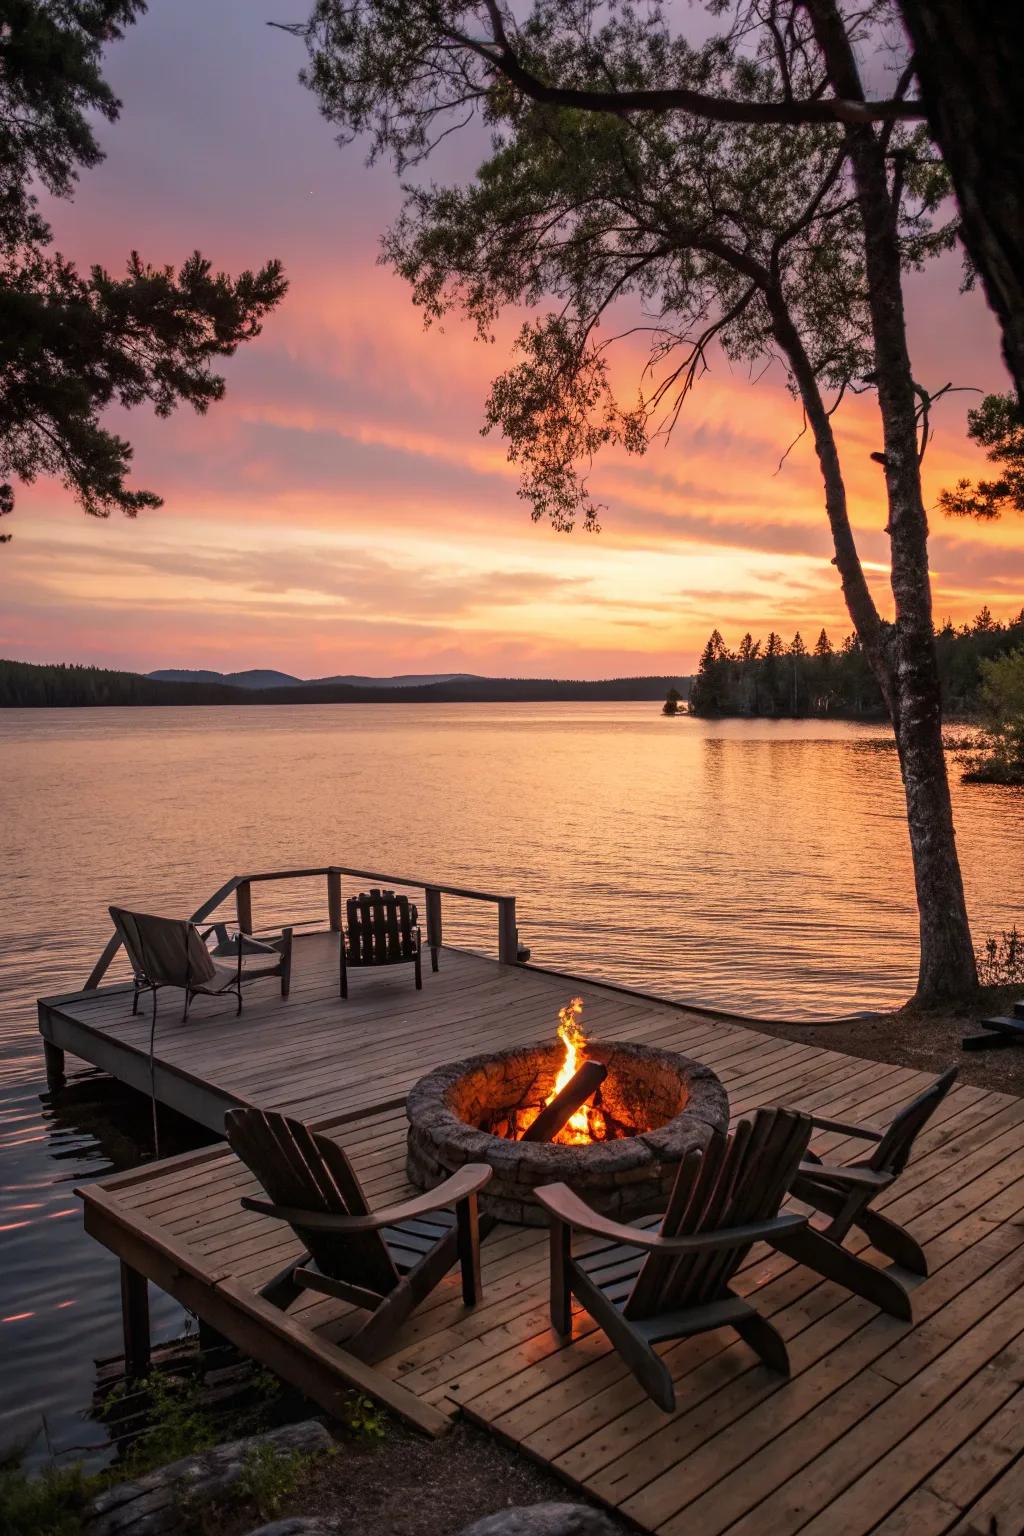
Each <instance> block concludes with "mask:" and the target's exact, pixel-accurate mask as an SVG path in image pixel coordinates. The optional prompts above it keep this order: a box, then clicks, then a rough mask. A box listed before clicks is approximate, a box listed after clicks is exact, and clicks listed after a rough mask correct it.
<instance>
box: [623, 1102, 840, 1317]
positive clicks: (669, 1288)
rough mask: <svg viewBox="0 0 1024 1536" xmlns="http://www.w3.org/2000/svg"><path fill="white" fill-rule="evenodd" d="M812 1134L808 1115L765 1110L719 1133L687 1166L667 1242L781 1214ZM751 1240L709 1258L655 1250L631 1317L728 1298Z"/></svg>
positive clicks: (673, 1200)
mask: <svg viewBox="0 0 1024 1536" xmlns="http://www.w3.org/2000/svg"><path fill="white" fill-rule="evenodd" d="M810 1137H811V1120H810V1117H809V1116H807V1115H800V1114H796V1113H794V1112H793V1111H792V1110H786V1109H759V1110H758V1111H757V1114H756V1115H755V1116H754V1119H753V1121H752V1122H751V1121H750V1120H741V1121H740V1122H739V1124H738V1125H737V1126H736V1129H735V1130H734V1131H733V1133H732V1135H731V1136H730V1137H729V1138H728V1140H726V1138H725V1137H724V1136H722V1135H721V1134H716V1135H715V1136H714V1137H713V1138H712V1140H711V1141H710V1142H709V1144H708V1146H707V1148H706V1149H705V1151H704V1152H703V1153H700V1152H691V1153H690V1154H689V1155H688V1156H687V1157H686V1158H685V1159H684V1160H683V1162H682V1163H681V1164H680V1167H679V1172H678V1173H677V1175H676V1180H675V1184H674V1185H673V1188H672V1193H671V1195H670V1196H669V1202H668V1208H667V1210H666V1212H665V1219H664V1221H663V1222H662V1225H661V1232H662V1235H663V1236H664V1237H682V1236H690V1235H692V1234H695V1233H698V1232H714V1231H724V1230H726V1229H728V1228H730V1227H740V1226H745V1225H746V1224H748V1223H750V1222H757V1221H767V1220H770V1219H771V1218H772V1217H774V1216H777V1215H778V1213H779V1207H780V1205H781V1204H782V1201H783V1200H784V1199H785V1196H786V1191H787V1190H788V1189H789V1187H790V1185H791V1183H792V1182H793V1179H794V1177H795V1176H796V1171H797V1168H798V1166H799V1164H800V1160H801V1158H802V1157H803V1155H804V1153H805V1152H806V1150H807V1143H808V1141H809V1140H810ZM750 1247H751V1244H750V1242H749V1241H747V1242H740V1243H738V1244H737V1245H736V1246H734V1247H728V1248H720V1249H716V1250H714V1251H711V1252H708V1253H698V1254H686V1255H683V1256H682V1257H678V1256H674V1255H672V1254H660V1253H651V1254H649V1255H648V1257H647V1259H646V1261H645V1262H644V1264H643V1266H642V1268H641V1269H640V1272H639V1273H638V1275H637V1277H636V1281H635V1283H634V1286H633V1289H632V1291H631V1293H630V1295H629V1298H628V1300H627V1301H626V1304H625V1308H624V1310H625V1315H626V1316H627V1317H632V1318H642V1317H656V1316H658V1315H659V1314H661V1313H663V1312H670V1311H676V1310H679V1309H681V1308H683V1307H695V1306H699V1305H700V1304H701V1303H703V1302H707V1301H714V1300H715V1299H716V1298H717V1297H718V1296H720V1295H721V1294H722V1292H723V1291H724V1289H725V1287H726V1286H727V1285H728V1283H729V1281H730V1279H731V1278H732V1276H733V1275H734V1274H735V1273H736V1271H737V1269H738V1268H739V1267H740V1265H741V1264H742V1262H743V1260H744V1258H745V1257H746V1255H747V1253H748V1252H749V1250H750Z"/></svg>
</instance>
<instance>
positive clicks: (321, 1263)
mask: <svg viewBox="0 0 1024 1536" xmlns="http://www.w3.org/2000/svg"><path fill="white" fill-rule="evenodd" d="M225 1125H226V1128H227V1133H228V1140H229V1141H230V1143H231V1146H232V1148H233V1149H234V1150H235V1151H236V1152H237V1153H238V1155H239V1157H241V1158H242V1159H243V1160H244V1161H245V1162H246V1163H248V1164H249V1166H250V1167H251V1168H252V1170H253V1172H254V1173H255V1174H256V1176H257V1178H258V1179H259V1180H260V1183H261V1184H262V1185H263V1187H264V1189H265V1190H266V1191H267V1193H268V1195H269V1196H270V1198H271V1200H272V1201H273V1202H274V1204H275V1205H285V1206H291V1207H297V1208H299V1209H301V1210H308V1211H310V1212H311V1213H312V1212H317V1213H327V1214H334V1215H338V1216H365V1215H366V1214H367V1213H368V1211H369V1206H368V1205H367V1203H366V1197H365V1195H364V1194H363V1191H362V1188H361V1186H360V1184H359V1180H358V1179H357V1177H356V1175H355V1172H354V1170H353V1169H352V1165H351V1164H350V1163H349V1160H348V1158H347V1157H346V1156H345V1153H344V1151H343V1150H342V1148H341V1147H339V1146H338V1144H337V1143H336V1142H333V1141H329V1140H328V1138H327V1137H325V1136H318V1135H316V1134H315V1133H314V1132H312V1131H310V1130H309V1129H308V1128H307V1127H306V1126H304V1125H303V1124H302V1123H301V1121H298V1120H292V1119H291V1118H290V1117H289V1116H287V1115H281V1114H277V1113H275V1112H272V1111H268V1112H264V1111H262V1110H258V1109H236V1110H232V1111H231V1112H230V1114H229V1115H228V1116H227V1118H226V1121H225ZM295 1230H296V1233H297V1235H298V1236H299V1239H300V1241H301V1242H303V1243H304V1244H305V1246H306V1248H307V1249H308V1250H309V1252H310V1254H311V1255H312V1256H313V1259H314V1260H315V1262H316V1264H317V1267H318V1268H319V1269H320V1270H321V1271H322V1272H323V1273H324V1274H325V1275H331V1276H334V1277H335V1278H337V1279H341V1280H345V1281H347V1282H348V1283H349V1284H352V1285H355V1286H358V1287H360V1288H362V1289H364V1290H369V1291H373V1292H375V1293H376V1294H378V1295H381V1296H386V1295H387V1294H388V1292H389V1291H391V1290H392V1289H393V1288H394V1286H395V1285H396V1284H397V1281H398V1274H397V1271H396V1269H395V1266H394V1264H393V1262H392V1260H391V1258H390V1257H389V1255H388V1250H387V1246H386V1245H385V1243H384V1241H383V1239H382V1238H381V1235H380V1233H379V1232H361V1233H358V1234H351V1235H346V1236H340V1235H338V1234H336V1233H330V1232H320V1231H313V1230H311V1229H310V1228H308V1227H303V1226H301V1225H297V1226H296V1228H295Z"/></svg>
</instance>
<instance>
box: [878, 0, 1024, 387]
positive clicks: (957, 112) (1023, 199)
mask: <svg viewBox="0 0 1024 1536" xmlns="http://www.w3.org/2000/svg"><path fill="white" fill-rule="evenodd" d="M899 5H900V10H901V11H902V12H903V19H904V21H905V23H906V26H907V31H908V32H909V33H910V37H911V41H912V43H913V46H914V64H915V68H916V71H917V78H918V82H919V84H920V88H921V97H922V99H923V101H924V105H925V109H926V111H927V113H928V126H929V128H930V129H931V132H932V135H933V137H934V139H935V141H936V143H937V144H938V145H939V148H940V149H941V150H942V158H943V160H944V161H945V162H946V168H947V170H948V171H949V174H950V176H951V177H952V180H953V185H954V187H955V188H956V195H957V201H958V203H959V204H960V213H961V217H962V219H963V230H962V234H963V242H964V245H965V246H966V247H967V251H968V254H969V255H970V258H971V260H972V261H973V262H974V265H975V266H976V267H977V269H978V273H979V275H980V277H981V281H982V284H983V286H984V289H985V294H986V296H987V298H988V301H989V303H990V304H991V306H992V308H993V309H994V310H995V312H996V315H997V316H998V319H999V324H1000V325H1001V326H1002V331H1003V356H1004V357H1005V359H1006V366H1007V367H1008V368H1009V370H1010V372H1011V374H1012V375H1013V378H1014V382H1015V383H1016V385H1017V395H1018V398H1019V399H1020V401H1021V403H1022V404H1024V90H1022V88H1021V67H1022V65H1024V6H1022V5H1021V4H1020V0H970V4H968V5H965V4H964V0H899Z"/></svg>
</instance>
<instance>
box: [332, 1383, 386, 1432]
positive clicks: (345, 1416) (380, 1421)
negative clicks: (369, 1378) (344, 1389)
mask: <svg viewBox="0 0 1024 1536" xmlns="http://www.w3.org/2000/svg"><path fill="white" fill-rule="evenodd" d="M341 1423H342V1424H343V1425H344V1427H345V1429H346V1430H347V1431H348V1433H349V1434H350V1435H352V1436H354V1437H355V1438H356V1439H358V1440H383V1438H384V1436H385V1434H386V1433H387V1427H388V1416H387V1414H386V1413H385V1411H384V1409H383V1408H382V1407H381V1406H380V1404H379V1403H375V1402H374V1400H373V1398H372V1397H366V1396H365V1395H364V1394H363V1393H361V1392H349V1393H347V1394H346V1397H345V1402H344V1405H343V1407H342V1412H341Z"/></svg>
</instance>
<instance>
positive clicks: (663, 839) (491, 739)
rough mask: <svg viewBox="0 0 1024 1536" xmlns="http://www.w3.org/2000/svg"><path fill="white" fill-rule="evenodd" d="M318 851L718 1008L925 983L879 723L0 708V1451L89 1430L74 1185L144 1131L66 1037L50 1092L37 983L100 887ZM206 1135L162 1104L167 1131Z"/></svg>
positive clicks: (991, 927) (208, 883) (99, 1258)
mask: <svg viewBox="0 0 1024 1536" xmlns="http://www.w3.org/2000/svg"><path fill="white" fill-rule="evenodd" d="M387 786H400V787H401V793H400V797H399V798H396V795H395V794H394V793H392V792H391V790H390V789H389V788H388V787H387ZM954 797H955V804H956V812H957V824H958V828H959V837H960V848H961V855H962V861H963V867H964V877H965V884H966V887H967V896H968V904H969V908H970V911H971V914H972V919H973V922H974V925H975V930H976V936H977V937H978V938H979V939H980V938H981V937H983V936H984V935H985V934H986V933H990V932H996V931H998V930H1000V929H1001V928H1004V927H1009V926H1010V925H1011V923H1013V922H1014V921H1019V919H1020V914H1021V907H1022V900H1021V898H1022V894H1024V817H1022V816H1021V808H1022V803H1024V802H1022V800H1021V797H1020V796H1019V795H1015V794H1013V793H1007V792H1006V791H1004V790H1000V789H998V788H991V787H985V786H971V787H969V788H967V787H963V786H960V785H955V786H954ZM332 861H334V862H338V863H341V864H350V865H354V866H357V867H364V868H371V869H372V868H378V869H385V870H387V869H395V870H397V871H399V872H408V873H411V874H423V875H430V876H433V877H434V878H436V879H439V880H442V881H446V882H450V883H453V884H463V885H468V886H473V887H477V888H481V887H483V888H491V889H494V890H499V891H511V892H514V893H515V894H516V895H517V896H518V898H519V918H520V925H521V929H522V934H523V938H524V941H525V942H526V943H528V944H530V945H531V947H532V949H533V954H534V958H535V959H536V960H537V961H538V963H539V964H542V965H546V966H555V967H563V968H566V969H570V970H576V971H582V972H588V973H590V974H593V975H604V976H607V977H609V978H611V979H613V980H617V981H620V982H625V983H627V984H632V985H634V986H638V987H642V988H646V989H648V990H652V991H656V992H660V993H663V994H665V995H667V996H675V997H678V998H682V999H686V1000H691V1001H703V1002H706V1003H709V1004H712V1005H715V1006H718V1007H722V1008H726V1009H732V1010H737V1011H741V1012H748V1013H764V1014H774V1015H776V1016H778V1015H786V1016H789V1017H797V1018H799V1017H802V1018H813V1017H821V1016H828V1015H836V1014H840V1013H851V1012H856V1011H858V1010H862V1009H868V1008H877V1007H880V1006H886V1005H888V1004H891V1003H892V1002H895V1001H898V1000H900V999H901V998H902V997H903V996H905V995H906V993H907V991H908V990H909V989H910V987H911V986H912V984H913V978H914V972H915V953H916V916H915V910H914V903H913V884H912V879H911V869H910V859H909V853H908V849H907V841H906V831H905V825H904V820H903V797H902V789H901V786H900V781H899V772H898V767H897V763H896V758H895V754H894V753H893V752H892V750H891V747H890V745H889V744H888V742H887V733H886V732H885V731H884V730H883V729H881V728H879V727H864V726H854V725H848V724H843V723H841V722H840V723H834V724H833V723H825V724H823V723H822V722H796V723H794V722H771V721H767V722H764V721H762V722H741V721H724V722H707V721H697V720H687V719H680V720H675V721H667V720H664V719H663V718H662V717H661V716H660V714H659V713H658V710H657V707H656V706H650V705H620V704H609V705H600V704H599V705H536V706H535V705H514V706H501V705H473V706H468V707H467V706H459V705H395V706H374V705H367V706H354V707H352V706H349V707H334V708H332V707H330V706H327V707H323V708H320V707H298V706H297V707H295V708H277V709H259V708H254V707H247V708H244V709H239V710H233V709H218V710H197V711H195V712H194V713H189V712H187V711H179V710H159V709H155V710H125V711H111V710H63V711H61V710H52V711H47V710H39V711H31V710H26V711H5V712H2V713H0V902H2V907H3V912H4V925H3V938H2V940H0V1360H2V1362H3V1369H2V1370H0V1445H3V1444H5V1443H8V1442H10V1441H12V1440H14V1439H24V1440H29V1441H31V1442H32V1448H33V1453H34V1454H35V1455H36V1456H40V1455H42V1454H45V1451H46V1446H47V1442H48V1441H49V1442H50V1443H51V1444H52V1445H53V1446H54V1447H55V1448H56V1449H57V1450H58V1451H61V1452H67V1451H68V1450H69V1448H71V1447H74V1446H76V1445H82V1444H87V1445H96V1444H97V1443H98V1442H99V1441H100V1439H101V1435H102V1432H101V1431H100V1430H99V1428H98V1427H97V1426H95V1425H93V1424H92V1423H91V1422H90V1421H87V1420H84V1419H83V1417H82V1410H83V1409H84V1408H85V1406H86V1405H87V1404H88V1402H89V1399H90V1395H91V1390H92V1381H93V1366H92V1362H93V1359H94V1358H95V1357H97V1356H104V1355H113V1354H116V1353H117V1352H118V1351H119V1348H120V1336H119V1323H118V1315H119V1314H118V1275H117V1264H116V1262H115V1261H114V1259H113V1257H112V1256H111V1255H110V1254H108V1253H107V1252H106V1250H104V1249H103V1248H101V1247H100V1246H99V1245H98V1244H96V1243H94V1242H92V1241H91V1240H89V1239H87V1238H85V1236H84V1235H83V1231H82V1224H81V1217H80V1214H79V1213H78V1203H77V1201H76V1200H75V1198H74V1196H73V1194H72V1193H71V1191H72V1188H73V1186H74V1184H75V1183H79V1182H83V1181H85V1180H87V1179H90V1178H99V1177H101V1176H102V1175H104V1174H107V1173H110V1172H111V1171H113V1170H115V1169H121V1168H127V1167H132V1166H134V1165H135V1164H136V1163H137V1162H138V1161H139V1160H140V1158H141V1157H142V1156H143V1155H144V1153H145V1150H146V1149H147V1147H148V1144H149V1123H148V1106H147V1104H146V1101H145V1099H144V1098H142V1097H141V1096H136V1095H133V1094H131V1093H129V1092H128V1091H126V1090H123V1089H120V1088H118V1087H117V1086H116V1085H115V1084H112V1083H110V1082H108V1081H107V1080H105V1079H104V1078H103V1077H102V1076H100V1075H99V1074H97V1073H94V1072H90V1071H79V1072H76V1071H75V1070H74V1063H73V1062H72V1061H71V1060H69V1064H68V1065H69V1068H70V1069H71V1071H70V1074H69V1079H68V1084H67V1087H66V1088H65V1089H64V1090H63V1091H62V1092H61V1093H60V1094H59V1095H57V1096H56V1097H54V1098H51V1097H50V1096H49V1095H48V1094H47V1093H46V1091H45V1085H44V1084H43V1082H42V1072H41V1066H42V1064H41V1059H40V1053H39V1044H38V1035H37V1033H36V1020H35V998H36V997H37V996H39V995H40V994H47V993H59V992H61V991H65V990H69V989H71V988H74V987H77V986H80V985H81V984H82V981H83V980H84V978H85V976H86V975H87V974H88V972H89V970H90V969H91V966H92V964H93V962H94V961H95V959H96V957H97V955H98V954H99V952H100V950H101V949H102V947H103V945H104V943H105V941H106V938H107V935H108V931H109V928H108V922H107V919H106V916H105V913H106V906H107V904H108V903H109V902H114V901H119V902H123V903H125V904H127V905H129V906H130V905H132V904H133V903H139V904H141V905H144V906H146V907H148V908H150V909H151V910H152V909H153V908H154V907H155V908H156V909H157V910H160V911H164V912H167V913H184V912H188V911H191V910H193V909H194V908H195V907H196V906H197V905H198V904H199V903H200V902H201V901H202V900H203V899H204V898H205V897H207V896H208V895H209V894H210V893H211V892H212V891H214V890H215V889H216V888H217V887H218V886H220V885H221V884H222V882H223V881H224V879H225V878H226V877H227V876H228V875H230V874H232V873H235V872H239V871H244V870H245V869H250V870H256V869H260V868H274V867H277V868H289V867H291V868H295V867H302V866H309V865H314V866H317V865H322V864H325V863H329V862H332ZM324 911H325V905H324V891H323V890H322V889H320V887H319V886H314V885H308V884H302V885H299V884H296V885H288V884H282V885H279V886H278V885H275V886H271V887H261V888H259V889H258V890H257V892H256V917H257V923H258V924H259V923H263V924H265V925H267V926H272V925H273V924H274V923H275V922H279V921H280V920H281V919H282V918H283V917H286V916H287V917H292V918H298V919H302V918H310V919H312V918H320V917H322V916H323V914H324ZM445 932H446V937H447V938H448V939H449V941H450V942H453V943H462V944H466V945H468V946H469V947H477V948H487V949H489V950H492V951H493V945H494V932H493V914H492V913H491V912H490V910H481V909H480V908H479V907H475V906H472V905H470V904H466V903H459V902H451V903H447V904H446V908H445ZM201 1134H202V1133H197V1132H195V1130H194V1129H191V1128H189V1127H187V1126H186V1125H185V1124H184V1123H183V1122H181V1121H177V1122H175V1121H174V1119H173V1117H171V1116H170V1115H168V1116H166V1118H165V1119H162V1140H163V1142H164V1150H165V1151H167V1152H170V1151H173V1150H181V1149H183V1148H184V1147H186V1146H188V1145H196V1144H199V1140H198V1139H197V1138H199V1139H201ZM152 1302H153V1318H154V1327H155V1331H156V1332H157V1334H158V1336H159V1335H160V1334H163V1335H164V1336H170V1335H172V1334H173V1333H175V1332H176V1331H177V1330H178V1328H179V1326H180V1323H181V1314H180V1313H179V1311H178V1309H177V1308H176V1306H175V1305H174V1304H173V1303H171V1302H169V1301H168V1300H167V1299H166V1298H160V1297H158V1296H157V1294H156V1293H154V1295H153V1297H152Z"/></svg>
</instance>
